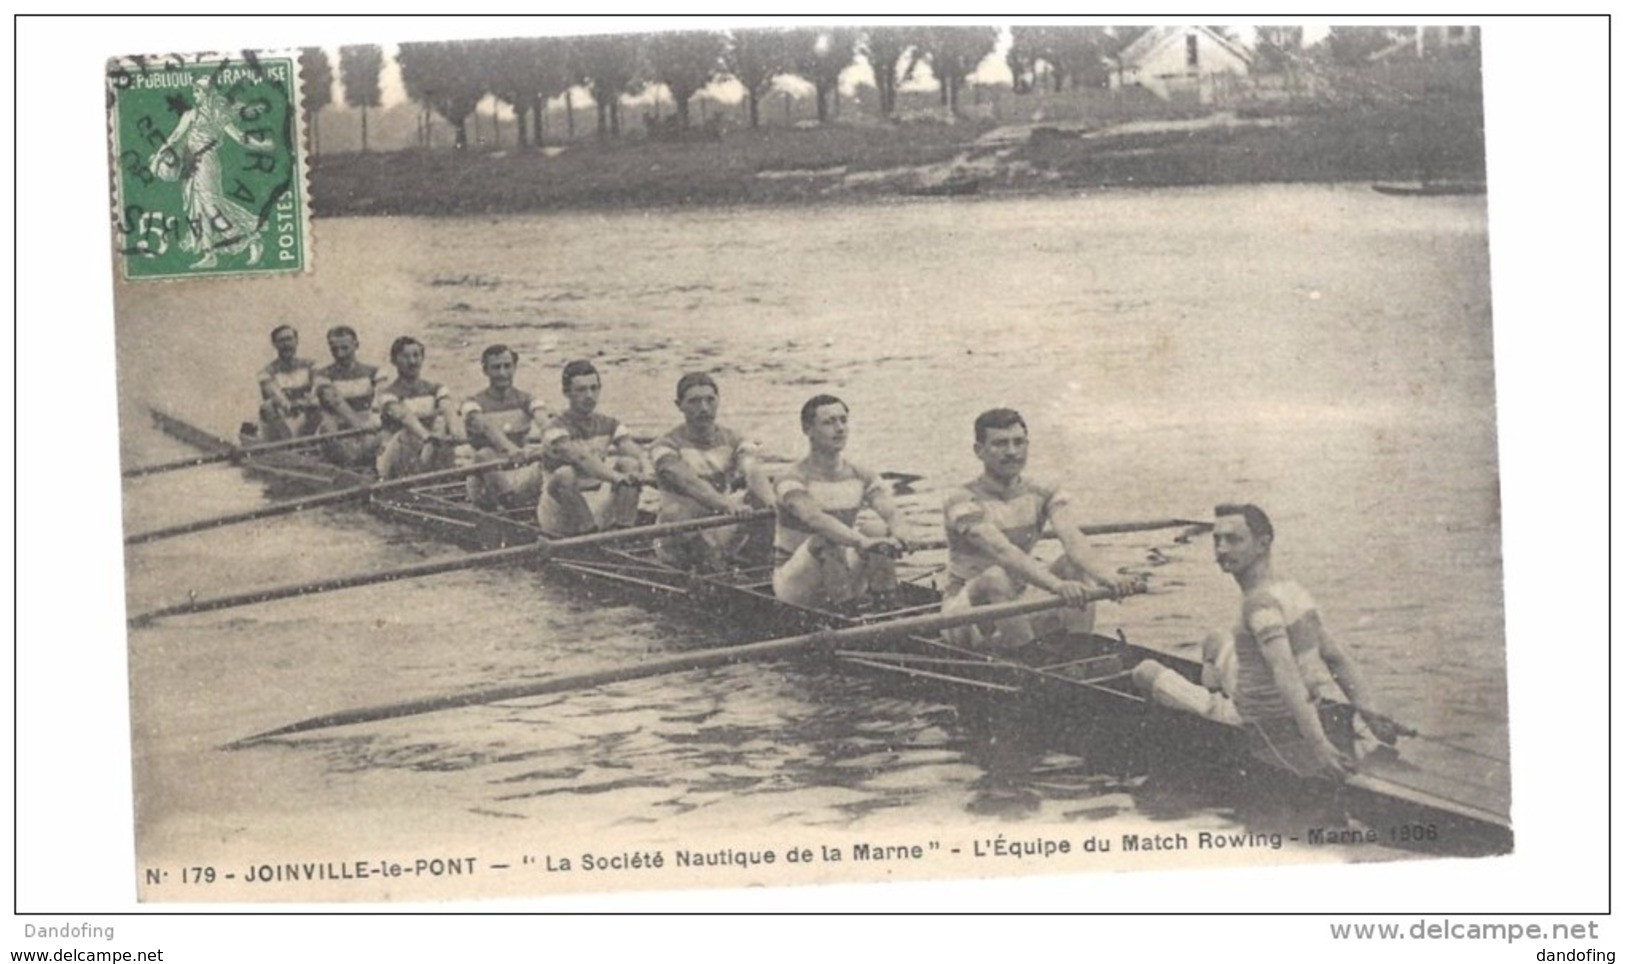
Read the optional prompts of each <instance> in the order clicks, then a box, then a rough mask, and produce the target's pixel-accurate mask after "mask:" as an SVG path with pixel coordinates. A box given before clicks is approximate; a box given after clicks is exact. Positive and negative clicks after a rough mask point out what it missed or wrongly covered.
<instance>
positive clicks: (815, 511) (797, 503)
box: [779, 489, 880, 549]
mask: <svg viewBox="0 0 1625 964" xmlns="http://www.w3.org/2000/svg"><path fill="white" fill-rule="evenodd" d="M779 504H780V505H782V506H784V509H785V511H786V512H788V513H790V514H791V515H793V516H795V517H796V519H797V520H799V521H800V522H801V524H802V525H804V526H806V527H807V528H809V529H811V530H812V531H814V532H816V533H818V534H819V535H821V536H823V537H824V538H826V539H828V540H829V541H831V542H833V543H835V544H837V545H842V546H850V547H851V548H853V549H864V548H866V547H867V546H868V545H869V544H870V543H872V542H879V541H880V540H878V539H870V538H869V537H868V536H865V535H864V534H863V533H861V532H858V531H857V530H855V529H853V528H852V527H850V526H848V525H846V524H845V523H844V522H842V521H841V520H840V519H837V518H835V517H834V516H832V515H830V514H829V513H828V512H825V511H824V510H823V507H821V506H820V505H819V504H818V500H816V499H814V498H813V497H812V496H811V495H809V494H808V493H807V491H806V490H805V489H793V490H791V491H789V492H786V493H785V494H784V495H782V496H780V497H779Z"/></svg>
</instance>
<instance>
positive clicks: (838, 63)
mask: <svg viewBox="0 0 1625 964" xmlns="http://www.w3.org/2000/svg"><path fill="white" fill-rule="evenodd" d="M1057 29H1063V30H1064V29H1066V28H1057ZM998 39H999V31H998V28H996V27H959V26H935V27H872V28H869V29H866V30H859V29H853V28H844V27H795V28H788V29H772V28H763V29H747V30H733V31H728V32H726V33H722V32H714V31H699V30H689V31H675V32H669V33H658V34H646V35H634V34H614V35H603V36H592V37H570V38H563V37H538V38H515V39H507V40H451V41H429V42H419V43H403V44H401V45H400V49H399V52H398V54H397V57H398V59H399V62H400V68H401V81H402V83H403V84H404V85H405V87H406V93H407V96H408V97H410V98H412V100H413V101H415V102H417V103H419V104H421V105H422V106H423V107H425V108H426V109H429V110H433V111H434V112H435V113H437V114H439V115H440V116H441V117H442V118H444V119H445V121H446V123H447V124H449V125H450V126H451V128H452V131H453V137H454V141H455V146H456V147H458V148H463V147H466V146H467V144H468V134H467V130H466V124H467V121H468V118H469V116H470V115H471V114H472V113H473V112H474V109H475V107H476V105H478V104H479V102H480V101H481V100H483V99H484V98H485V96H486V95H487V94H490V95H493V96H495V97H496V98H497V99H498V100H500V101H502V102H503V103H505V104H507V105H508V106H509V107H511V108H512V109H513V113H514V117H515V119H516V122H517V127H518V140H519V144H520V145H521V146H522V147H524V146H540V144H541V139H542V134H543V118H544V115H545V109H546V105H547V103H548V101H550V100H552V99H553V98H555V97H560V96H563V97H564V98H566V103H567V106H573V105H569V103H568V101H569V98H570V97H571V96H572V93H573V92H574V91H576V90H578V89H585V90H586V91H587V92H588V94H589V95H590V96H591V97H592V100H593V103H594V105H595V107H596V109H597V120H598V134H599V136H601V137H615V136H619V134H620V132H621V100H622V98H623V97H625V96H635V95H637V94H639V93H641V92H643V90H644V89H645V88H646V87H648V86H649V85H652V84H658V85H662V86H664V87H665V88H666V90H667V91H669V92H670V94H671V98H672V102H673V104H674V105H675V107H676V119H675V123H676V124H677V126H679V127H681V128H687V127H688V126H689V123H690V122H689V104H690V101H692V99H693V97H694V95H695V94H697V93H699V92H700V91H701V90H703V89H705V88H706V87H708V86H710V85H711V84H712V83H715V82H717V81H720V80H723V79H726V78H729V77H732V78H734V79H736V80H737V81H738V82H739V84H740V86H741V87H743V88H744V91H745V99H746V101H747V109H748V112H749V117H750V124H751V126H752V127H756V126H757V125H758V124H759V123H760V109H759V105H760V102H761V101H762V99H763V98H765V97H766V96H768V94H769V93H770V92H771V90H772V87H773V84H774V82H775V81H776V80H778V79H779V78H780V77H786V76H794V77H799V78H802V79H803V80H805V81H806V82H807V83H809V84H810V85H811V86H812V88H813V91H814V95H815V99H816V104H817V111H818V119H819V121H820V122H823V121H827V120H828V119H829V116H830V112H831V106H832V99H833V97H834V96H835V92H836V90H837V85H838V84H839V82H840V76H841V72H842V71H844V70H845V69H846V68H847V67H848V66H850V65H852V64H853V63H855V62H856V61H857V58H858V57H859V56H862V57H864V58H865V59H866V60H867V61H868V62H869V64H870V66H871V67H872V68H873V70H874V74H875V81H876V86H877V88H878V90H879V92H880V109H881V111H882V113H885V114H890V113H892V112H893V111H894V110H895V109H896V94H897V86H898V84H899V83H902V82H904V81H906V80H908V79H909V78H911V77H914V76H916V75H917V74H918V73H920V72H921V70H922V68H926V67H929V69H930V71H931V73H932V74H933V75H934V76H935V77H936V78H937V80H938V81H939V82H940V86H941V91H942V93H941V98H942V103H943V105H944V106H946V107H948V108H949V109H950V110H957V109H958V105H959V93H960V91H961V90H962V89H963V87H964V83H965V80H966V78H967V77H968V76H969V75H970V74H972V73H974V72H975V71H976V69H977V67H978V66H979V65H980V64H981V62H982V60H983V59H984V58H986V57H987V56H988V54H990V53H992V52H993V50H994V47H995V46H996V45H997V43H998ZM300 62H301V65H302V69H303V72H304V78H305V105H304V106H305V111H306V114H307V117H308V118H309V119H310V120H311V121H312V125H311V126H312V127H313V128H314V127H315V124H314V121H315V120H316V118H317V117H318V115H319V114H320V112H321V110H322V109H323V108H325V107H327V106H329V105H330V104H332V103H333V70H332V65H331V64H330V63H329V62H328V57H327V54H326V52H325V51H324V50H322V49H321V48H318V47H311V48H306V49H305V50H304V51H303V52H302V55H301V58H300ZM382 65H383V53H382V50H381V49H380V48H379V47H376V46H370V45H363V46H352V47H343V48H341V49H340V51H339V74H340V76H341V78H342V80H343V83H344V102H345V103H346V104H347V105H348V106H350V107H352V108H358V109H360V110H361V112H362V150H366V149H367V146H366V141H367V135H366V112H367V110H369V109H371V108H376V107H377V106H378V105H379V103H380V101H381V99H382V98H381V90H380V73H381V70H382ZM566 116H568V117H571V118H572V123H573V111H568V112H567V114H566ZM571 133H572V134H573V133H574V131H573V130H572V131H571Z"/></svg>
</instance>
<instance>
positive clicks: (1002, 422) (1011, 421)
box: [976, 408, 1027, 445]
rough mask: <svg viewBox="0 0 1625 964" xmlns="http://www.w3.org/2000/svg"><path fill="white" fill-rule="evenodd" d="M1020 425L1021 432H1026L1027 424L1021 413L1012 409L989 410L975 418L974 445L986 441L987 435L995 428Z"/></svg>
mask: <svg viewBox="0 0 1625 964" xmlns="http://www.w3.org/2000/svg"><path fill="white" fill-rule="evenodd" d="M1015 425H1020V426H1021V430H1022V431H1023V432H1025V431H1027V422H1026V421H1025V420H1024V419H1023V418H1022V417H1021V413H1020V412H1018V411H1016V410H1015V409H1013V408H990V409H988V410H987V411H985V412H983V413H982V414H980V415H978V416H976V444H977V445H980V444H982V443H983V442H985V441H987V433H988V432H991V431H993V430H994V429H996V428H1010V427H1012V426H1015Z"/></svg>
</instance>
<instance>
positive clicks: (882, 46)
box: [861, 27, 914, 115]
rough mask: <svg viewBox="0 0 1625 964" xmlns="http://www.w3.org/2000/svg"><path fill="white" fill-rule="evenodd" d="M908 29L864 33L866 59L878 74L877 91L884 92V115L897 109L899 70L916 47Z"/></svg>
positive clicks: (872, 29) (895, 28)
mask: <svg viewBox="0 0 1625 964" xmlns="http://www.w3.org/2000/svg"><path fill="white" fill-rule="evenodd" d="M910 33H911V28H908V27H870V28H869V29H868V30H865V31H864V33H863V41H862V48H861V49H862V51H863V56H864V59H866V60H868V61H869V66H870V67H871V68H872V69H873V70H874V72H875V89H876V90H878V91H880V112H881V113H882V114H885V115H890V114H892V113H893V112H895V111H896V110H897V81H898V76H897V75H898V68H899V66H900V65H901V64H902V63H903V56H904V55H905V54H907V53H908V51H909V48H910V47H912V46H913V45H914V41H913V40H912V39H911V37H910Z"/></svg>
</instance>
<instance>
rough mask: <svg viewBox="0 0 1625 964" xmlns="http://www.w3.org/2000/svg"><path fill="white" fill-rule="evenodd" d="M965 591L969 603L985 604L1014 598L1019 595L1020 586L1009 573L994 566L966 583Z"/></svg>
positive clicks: (975, 604) (974, 604)
mask: <svg viewBox="0 0 1625 964" xmlns="http://www.w3.org/2000/svg"><path fill="white" fill-rule="evenodd" d="M965 592H966V593H967V594H968V596H969V598H970V602H971V605H973V606H986V605H988V604H990V603H1001V602H1009V601H1010V600H1012V599H1015V598H1016V597H1017V596H1019V595H1021V587H1020V586H1017V585H1016V582H1015V580H1014V579H1011V578H1010V574H1009V573H1007V572H1005V571H1004V570H1003V569H1002V568H999V567H997V566H995V567H994V568H992V569H988V570H987V571H985V572H983V573H982V574H981V575H979V576H977V577H976V578H975V579H972V580H971V581H970V582H969V583H966V585H965Z"/></svg>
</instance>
